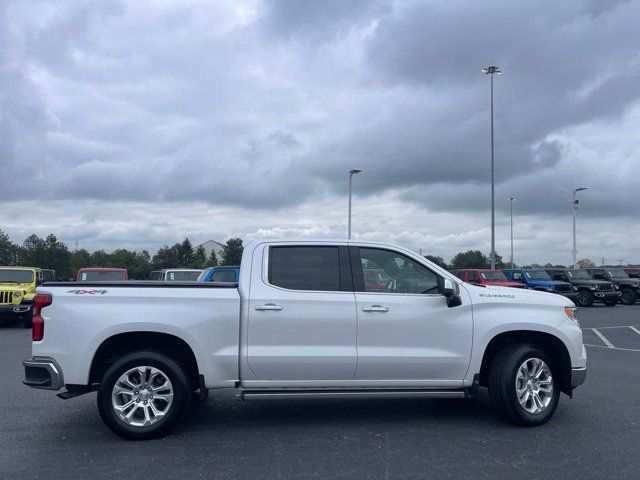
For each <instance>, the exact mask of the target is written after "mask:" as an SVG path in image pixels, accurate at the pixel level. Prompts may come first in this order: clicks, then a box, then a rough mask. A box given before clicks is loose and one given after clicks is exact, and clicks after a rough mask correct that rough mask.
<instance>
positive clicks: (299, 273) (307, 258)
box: [269, 246, 340, 292]
mask: <svg viewBox="0 0 640 480" xmlns="http://www.w3.org/2000/svg"><path fill="white" fill-rule="evenodd" d="M269 283H270V284H271V285H274V286H277V287H282V288H286V289H289V290H312V291H335V292H338V291H340V259H339V250H338V247H324V246H317V247H316V246H283V247H271V248H270V249H269Z"/></svg>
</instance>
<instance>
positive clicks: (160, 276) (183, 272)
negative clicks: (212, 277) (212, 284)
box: [149, 268, 202, 282]
mask: <svg viewBox="0 0 640 480" xmlns="http://www.w3.org/2000/svg"><path fill="white" fill-rule="evenodd" d="M201 273H202V270H201V269H194V268H165V269H163V270H155V271H153V272H151V276H150V277H149V280H159V281H162V282H195V281H197V280H198V277H199V276H200V274H201Z"/></svg>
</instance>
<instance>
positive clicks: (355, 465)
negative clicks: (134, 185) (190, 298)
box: [0, 305, 640, 480]
mask: <svg viewBox="0 0 640 480" xmlns="http://www.w3.org/2000/svg"><path fill="white" fill-rule="evenodd" d="M579 317H580V322H581V325H582V327H583V329H584V332H585V333H584V340H585V343H586V344H589V345H593V346H589V347H587V348H588V354H589V374H588V378H587V383H586V384H585V385H583V386H582V387H581V388H579V389H578V390H577V391H576V393H575V396H574V399H573V400H570V399H569V398H568V397H566V396H564V395H563V396H562V398H561V402H560V406H559V407H558V410H557V412H556V414H555V417H554V418H553V419H552V420H551V421H550V422H549V423H548V424H546V425H543V426H541V427H537V428H529V429H523V428H518V427H514V426H511V425H509V424H507V423H504V422H503V421H502V420H501V419H500V418H498V417H497V416H496V415H495V414H494V413H493V411H492V410H491V409H489V408H487V407H486V406H484V405H481V404H478V403H475V402H472V401H467V400H418V399H410V400H342V401H309V400H295V401H294V400H292V401H270V400H269V401H267V400H264V401H256V402H239V401H237V400H235V398H234V397H233V396H230V395H228V394H227V395H220V394H216V395H212V397H210V399H209V401H208V402H207V403H206V404H204V405H201V406H198V407H197V408H195V409H194V410H193V411H192V412H191V413H190V414H189V416H188V417H187V419H186V421H185V422H184V423H183V424H182V425H180V426H179V427H178V428H177V430H176V431H175V432H174V433H173V434H172V435H171V436H169V437H167V438H164V439H160V440H153V441H148V442H128V441H124V440H122V439H120V438H119V437H117V436H115V435H114V434H112V433H111V432H110V431H108V430H107V429H106V427H104V426H103V424H102V422H101V421H100V419H99V417H98V415H97V411H96V406H95V394H89V395H85V396H82V397H78V398H75V399H71V400H67V401H63V400H59V399H58V398H57V397H56V396H55V394H53V393H52V392H46V391H37V390H33V389H29V388H27V387H24V386H23V385H22V384H21V376H22V367H21V364H20V361H21V360H22V358H24V357H27V356H28V355H29V353H30V332H29V331H28V330H24V329H22V328H20V327H19V325H17V324H16V325H15V326H10V325H9V326H8V325H3V326H1V327H0V406H1V407H2V409H1V410H0V412H1V413H0V432H1V440H2V447H1V448H0V478H2V479H33V478H48V479H56V478H92V479H98V478H109V479H113V478H131V479H146V478H154V479H167V478H180V479H183V480H186V479H192V478H207V479H213V478H229V479H244V478H247V479H261V478H277V479H294V478H305V479H306V478H331V479H340V478H344V479H356V478H367V479H377V478H385V479H386V478H407V479H414V478H519V479H526V478H589V479H591V478H616V479H623V478H629V479H637V478H639V477H640V473H639V472H640V453H639V452H640V415H639V414H640V401H639V400H638V399H639V398H640V305H635V306H621V305H619V306H616V307H613V308H608V307H600V306H596V307H593V308H590V309H582V310H580V312H579ZM630 327H634V328H630Z"/></svg>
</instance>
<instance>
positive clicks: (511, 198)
mask: <svg viewBox="0 0 640 480" xmlns="http://www.w3.org/2000/svg"><path fill="white" fill-rule="evenodd" d="M515 201H516V197H509V202H510V203H511V268H513V203H514V202H515Z"/></svg>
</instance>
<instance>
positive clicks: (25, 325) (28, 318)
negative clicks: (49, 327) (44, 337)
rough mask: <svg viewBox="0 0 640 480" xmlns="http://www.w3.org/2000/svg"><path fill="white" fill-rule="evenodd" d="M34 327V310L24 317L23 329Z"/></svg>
mask: <svg viewBox="0 0 640 480" xmlns="http://www.w3.org/2000/svg"><path fill="white" fill-rule="evenodd" d="M32 326H33V309H31V310H29V311H28V312H27V313H25V314H24V315H23V316H22V327H23V328H31V327H32Z"/></svg>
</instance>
